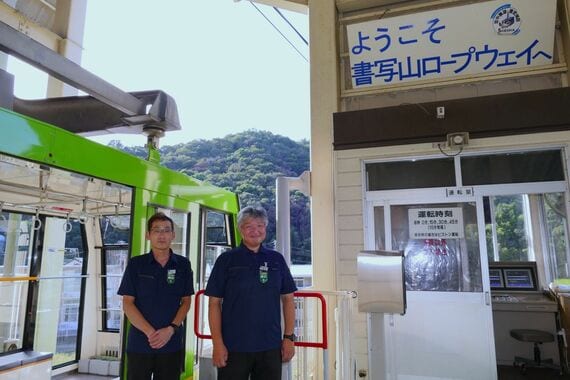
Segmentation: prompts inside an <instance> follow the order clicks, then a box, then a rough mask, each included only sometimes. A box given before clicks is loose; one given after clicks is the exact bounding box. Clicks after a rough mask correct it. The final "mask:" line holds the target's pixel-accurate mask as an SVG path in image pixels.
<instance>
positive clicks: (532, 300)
mask: <svg viewBox="0 0 570 380" xmlns="http://www.w3.org/2000/svg"><path fill="white" fill-rule="evenodd" d="M492 307H493V328H494V332H495V352H496V356H497V364H499V365H512V364H513V359H514V357H515V356H522V357H526V358H533V355H534V354H533V345H532V344H531V343H524V342H519V341H517V340H516V339H514V338H512V337H511V336H510V333H509V332H510V331H511V330H512V329H536V330H543V331H548V332H549V333H551V334H553V335H554V336H555V337H557V331H558V328H557V318H558V304H557V303H556V301H554V300H552V299H551V298H549V297H547V296H545V295H543V294H542V293H541V292H503V291H501V292H498V291H497V292H492ZM540 350H541V352H542V357H543V358H544V359H549V358H550V359H552V360H553V361H554V363H555V364H557V365H560V355H561V353H560V351H559V347H558V341H557V339H555V341H554V342H552V343H544V344H543V345H542V346H541V347H540Z"/></svg>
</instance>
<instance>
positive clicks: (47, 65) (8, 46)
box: [0, 23, 146, 116]
mask: <svg viewBox="0 0 570 380" xmlns="http://www.w3.org/2000/svg"><path fill="white" fill-rule="evenodd" d="M0 50H1V51H3V52H5V53H7V54H10V55H13V56H15V57H18V58H20V59H21V60H23V61H25V62H27V63H29V64H30V65H32V66H34V67H37V68H38V69H40V70H42V71H44V72H46V73H47V74H49V75H51V76H53V77H55V78H57V79H59V80H61V81H62V82H65V83H67V84H69V85H71V86H73V87H75V88H77V89H79V90H82V91H85V92H86V93H88V94H89V95H91V96H93V97H94V98H96V99H97V100H99V101H101V102H103V103H105V104H108V105H110V106H112V107H113V108H116V109H117V110H119V111H121V112H123V113H125V114H127V115H131V116H135V115H144V114H145V113H146V112H145V111H146V110H145V107H146V104H145V103H144V102H142V101H141V100H140V99H137V98H136V97H134V96H133V95H131V94H129V93H127V92H124V91H122V90H120V89H119V88H117V87H115V86H113V85H112V84H110V83H108V82H106V81H104V80H103V79H101V78H99V77H98V76H96V75H94V74H92V73H90V72H89V71H87V70H85V69H83V68H82V67H81V66H79V65H78V64H76V63H73V62H71V61H70V60H68V59H66V58H64V57H62V56H60V55H59V54H58V53H56V52H54V51H52V50H50V49H48V48H46V47H45V46H44V45H42V44H40V43H38V42H36V41H34V40H32V39H31V38H29V37H27V36H25V35H24V34H22V33H21V32H19V31H17V30H16V29H14V28H12V27H10V26H8V25H6V24H4V23H0Z"/></svg>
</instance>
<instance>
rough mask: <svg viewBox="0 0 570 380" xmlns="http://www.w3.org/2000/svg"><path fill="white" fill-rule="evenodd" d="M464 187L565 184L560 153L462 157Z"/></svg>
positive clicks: (541, 152)
mask: <svg viewBox="0 0 570 380" xmlns="http://www.w3.org/2000/svg"><path fill="white" fill-rule="evenodd" d="M461 177H462V179H463V185H464V186H474V185H493V184H502V183H525V182H548V181H564V167H563V163H562V152H561V151H560V150H547V151H535V152H516V153H501V154H490V155H482V156H472V157H462V158H461Z"/></svg>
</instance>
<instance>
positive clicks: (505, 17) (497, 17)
mask: <svg viewBox="0 0 570 380" xmlns="http://www.w3.org/2000/svg"><path fill="white" fill-rule="evenodd" d="M491 21H492V22H493V28H495V32H497V34H511V35H515V34H518V33H519V32H520V31H521V16H520V15H519V12H518V11H517V10H516V8H514V7H513V6H511V4H504V5H501V6H500V7H499V8H497V9H496V10H495V11H494V12H493V14H492V15H491Z"/></svg>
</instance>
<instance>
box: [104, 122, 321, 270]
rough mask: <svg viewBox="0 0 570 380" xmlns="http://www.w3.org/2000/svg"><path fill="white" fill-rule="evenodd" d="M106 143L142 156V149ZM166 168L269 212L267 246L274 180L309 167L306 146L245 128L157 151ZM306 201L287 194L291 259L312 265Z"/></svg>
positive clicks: (272, 229) (298, 195)
mask: <svg viewBox="0 0 570 380" xmlns="http://www.w3.org/2000/svg"><path fill="white" fill-rule="evenodd" d="M109 145H111V146H112V147H114V148H117V149H120V150H123V151H125V152H128V153H130V154H133V155H135V156H138V157H141V158H144V157H146V150H145V148H144V147H125V146H123V145H122V144H121V143H120V142H117V141H113V142H111V143H110V144H109ZM160 154H161V162H162V164H163V165H165V166H166V167H169V168H171V169H173V170H177V171H179V172H182V173H185V174H187V175H189V176H191V177H194V178H196V179H199V180H202V181H206V182H209V183H211V184H213V185H216V186H220V187H223V188H226V189H228V190H231V191H233V192H235V193H237V194H238V196H239V200H240V205H241V206H242V207H244V206H250V205H252V206H255V205H259V206H262V207H264V208H265V209H266V210H267V213H268V214H269V226H268V229H267V239H266V244H268V245H270V246H273V245H274V242H275V180H276V178H277V177H279V176H288V177H297V176H299V175H301V173H303V171H305V170H308V169H309V142H308V141H307V140H302V141H299V142H295V141H293V140H291V139H289V138H287V137H284V136H278V135H274V134H272V133H271V132H267V131H257V130H249V131H245V132H241V133H236V134H232V135H228V136H226V137H224V138H217V139H213V140H193V141H190V142H187V143H181V144H176V145H170V146H164V147H161V148H160ZM310 231H311V228H310V214H309V199H308V198H307V197H306V196H304V195H303V194H301V193H299V192H293V193H292V194H291V258H292V261H293V263H310V260H311V255H310V252H311V236H310Z"/></svg>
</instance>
